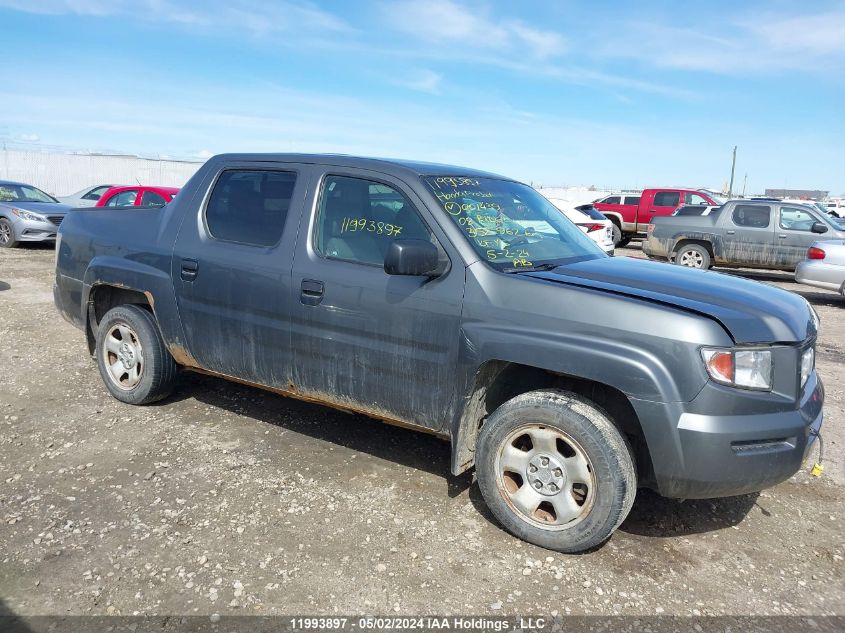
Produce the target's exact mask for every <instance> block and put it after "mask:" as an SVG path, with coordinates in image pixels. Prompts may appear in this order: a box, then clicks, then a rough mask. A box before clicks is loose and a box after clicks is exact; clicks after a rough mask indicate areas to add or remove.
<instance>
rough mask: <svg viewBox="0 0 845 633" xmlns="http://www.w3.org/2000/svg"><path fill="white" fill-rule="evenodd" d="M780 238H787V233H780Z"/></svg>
mask: <svg viewBox="0 0 845 633" xmlns="http://www.w3.org/2000/svg"><path fill="white" fill-rule="evenodd" d="M778 239H779V240H785V239H786V234H785V233H781V234H780V235H778Z"/></svg>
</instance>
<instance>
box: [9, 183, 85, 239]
mask: <svg viewBox="0 0 845 633" xmlns="http://www.w3.org/2000/svg"><path fill="white" fill-rule="evenodd" d="M71 208H72V207H70V206H68V205H66V204H62V203H60V202H59V201H58V200H56V199H55V198H54V197H53V196H51V195H49V194H46V193H44V192H43V191H41V190H40V189H38V188H36V187H33V186H32V185H27V184H24V183H22V182H10V181H8V180H0V248H11V247H13V246H15V245H17V244H18V242H45V241H46V242H52V241H55V240H56V233H57V231H58V230H59V224H61V223H62V220H63V219H64V217H65V215H66V214H67V212H68V211H70V210H71Z"/></svg>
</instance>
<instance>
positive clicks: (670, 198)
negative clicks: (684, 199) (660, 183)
mask: <svg viewBox="0 0 845 633" xmlns="http://www.w3.org/2000/svg"><path fill="white" fill-rule="evenodd" d="M680 201H681V194H680V193H678V192H677V191H658V192H657V193H655V194H654V206H656V207H677V206H678V203H679V202H680Z"/></svg>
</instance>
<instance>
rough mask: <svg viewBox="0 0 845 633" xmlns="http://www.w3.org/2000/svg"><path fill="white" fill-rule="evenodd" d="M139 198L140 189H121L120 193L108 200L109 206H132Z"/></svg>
mask: <svg viewBox="0 0 845 633" xmlns="http://www.w3.org/2000/svg"><path fill="white" fill-rule="evenodd" d="M137 198H138V191H137V190H136V189H131V190H129V191H121V192H120V193H118V194H116V195H114V196H112V197H111V198H109V200H108V202H106V206H107V207H131V206H134V204H135V200H136V199H137Z"/></svg>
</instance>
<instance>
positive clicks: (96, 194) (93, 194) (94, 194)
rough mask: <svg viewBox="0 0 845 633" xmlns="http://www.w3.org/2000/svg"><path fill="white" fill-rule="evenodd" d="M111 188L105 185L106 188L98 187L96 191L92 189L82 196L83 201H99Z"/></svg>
mask: <svg viewBox="0 0 845 633" xmlns="http://www.w3.org/2000/svg"><path fill="white" fill-rule="evenodd" d="M110 188H111V186H110V185H105V186H104V187H96V188H95V189H92V190H91V191H89V192H88V193H86V194H85V195H84V196H82V199H83V200H99V199H100V198H101V197H102V196H103V194H104V193H105V192H106V191H107V190H108V189H110Z"/></svg>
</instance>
